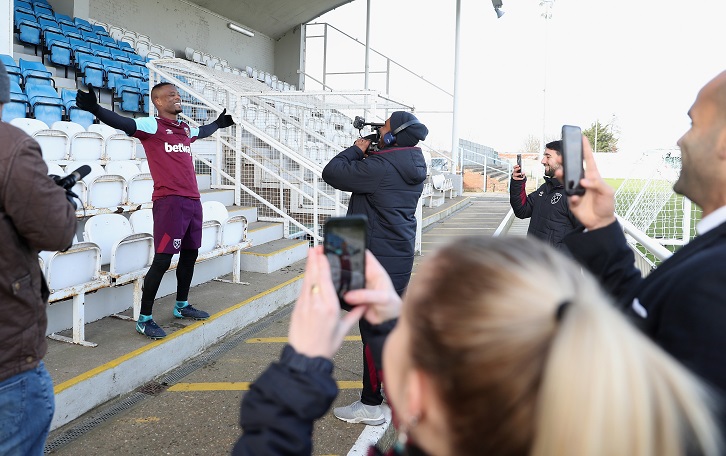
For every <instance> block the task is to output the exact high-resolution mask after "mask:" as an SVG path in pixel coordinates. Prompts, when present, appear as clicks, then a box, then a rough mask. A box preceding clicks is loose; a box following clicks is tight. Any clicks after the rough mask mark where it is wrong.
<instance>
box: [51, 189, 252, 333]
mask: <svg viewBox="0 0 726 456" xmlns="http://www.w3.org/2000/svg"><path fill="white" fill-rule="evenodd" d="M202 209H203V225H202V246H201V248H200V249H199V257H198V258H197V262H201V261H205V260H208V259H211V258H215V257H218V256H222V255H227V254H234V255H235V260H234V264H236V265H239V264H240V251H241V250H242V249H244V248H247V247H249V245H250V241H249V240H248V239H247V225H248V224H247V219H246V218H245V217H244V216H241V215H237V216H230V215H229V213H228V212H227V208H226V207H224V205H223V204H222V203H220V202H218V201H206V202H204V203H203V204H202ZM153 256H154V241H153V218H152V214H151V209H141V210H138V211H135V212H133V213H132V214H130V216H129V217H128V218H127V217H125V216H124V215H122V214H99V215H94V216H92V217H90V218H89V219H87V220H86V221H85V224H84V227H83V240H82V241H80V242H79V241H77V240H76V239H74V242H73V245H72V246H71V247H70V248H69V249H68V250H66V251H64V252H41V254H40V255H39V262H40V265H41V268H42V270H43V272H44V275H45V278H46V281H47V282H48V287H49V288H50V293H51V294H50V297H49V302H50V303H53V302H56V301H60V300H63V299H67V298H71V297H72V298H73V312H74V315H73V338H72V339H70V338H63V337H58V336H55V337H53V336H51V337H53V338H56V339H61V340H65V341H69V342H71V341H72V342H74V343H77V344H83V345H91V346H94V345H95V344H93V343H89V342H86V341H85V332H84V325H85V313H84V307H83V303H84V300H85V299H84V298H85V293H88V292H92V291H96V290H100V289H102V288H106V287H114V286H122V285H125V284H128V283H132V282H134V283H135V284H136V285H138V286H139V287H140V285H141V282H142V281H143V279H144V276H145V275H146V273H147V271H148V269H149V266H150V265H151V261H152V259H153ZM177 264H178V255H176V256H175V257H174V258H173V259H172V264H171V267H170V269H172V270H173V269H175V268H176V266H177ZM134 299H135V301H134V303H133V312H134V315H133V318H134V319H138V316H139V313H140V309H141V301H140V295H139V296H136V295H135V296H134Z"/></svg>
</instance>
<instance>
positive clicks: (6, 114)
mask: <svg viewBox="0 0 726 456" xmlns="http://www.w3.org/2000/svg"><path fill="white" fill-rule="evenodd" d="M29 112H30V103H28V96H27V95H25V93H23V90H22V89H21V88H20V85H18V84H17V83H15V82H13V81H10V102H9V103H5V104H4V105H3V114H2V120H3V122H10V121H11V120H13V119H17V118H22V117H26V116H27V115H28V113H29Z"/></svg>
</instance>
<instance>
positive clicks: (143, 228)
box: [129, 209, 154, 235]
mask: <svg viewBox="0 0 726 456" xmlns="http://www.w3.org/2000/svg"><path fill="white" fill-rule="evenodd" d="M129 222H131V229H132V230H133V231H134V233H149V234H152V235H153V234H154V214H153V212H152V210H151V209H139V210H138V211H134V212H132V213H131V215H130V216H129Z"/></svg>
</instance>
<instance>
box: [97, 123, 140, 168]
mask: <svg viewBox="0 0 726 456" xmlns="http://www.w3.org/2000/svg"><path fill="white" fill-rule="evenodd" d="M88 131H93V132H96V133H99V134H100V135H101V136H103V139H104V153H103V155H104V158H105V159H106V160H132V159H133V158H134V157H135V156H136V141H135V140H134V138H132V137H130V136H128V135H127V134H126V133H119V132H118V131H117V130H116V129H115V128H112V127H109V126H108V125H106V124H92V125H89V126H88Z"/></svg>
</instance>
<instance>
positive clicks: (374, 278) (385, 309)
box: [345, 250, 401, 325]
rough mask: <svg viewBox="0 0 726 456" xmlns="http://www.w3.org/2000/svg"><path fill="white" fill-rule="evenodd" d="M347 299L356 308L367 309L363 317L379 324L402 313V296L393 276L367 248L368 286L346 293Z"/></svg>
mask: <svg viewBox="0 0 726 456" xmlns="http://www.w3.org/2000/svg"><path fill="white" fill-rule="evenodd" d="M345 301H346V302H347V303H348V304H350V305H351V306H352V307H353V309H354V310H358V309H360V308H361V307H362V308H364V309H365V313H364V314H363V318H365V319H366V320H368V322H369V323H371V324H374V325H378V324H381V323H383V322H385V321H388V320H393V319H394V318H398V316H399V315H400V314H401V297H400V296H398V294H397V293H396V289H395V288H393V284H392V283H391V278H390V277H389V276H388V273H387V272H386V270H385V269H383V266H381V263H379V262H378V260H377V259H376V257H375V256H374V255H373V254H372V253H371V252H370V251H368V250H366V287H365V288H362V289H359V290H351V291H349V292H348V293H346V294H345Z"/></svg>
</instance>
